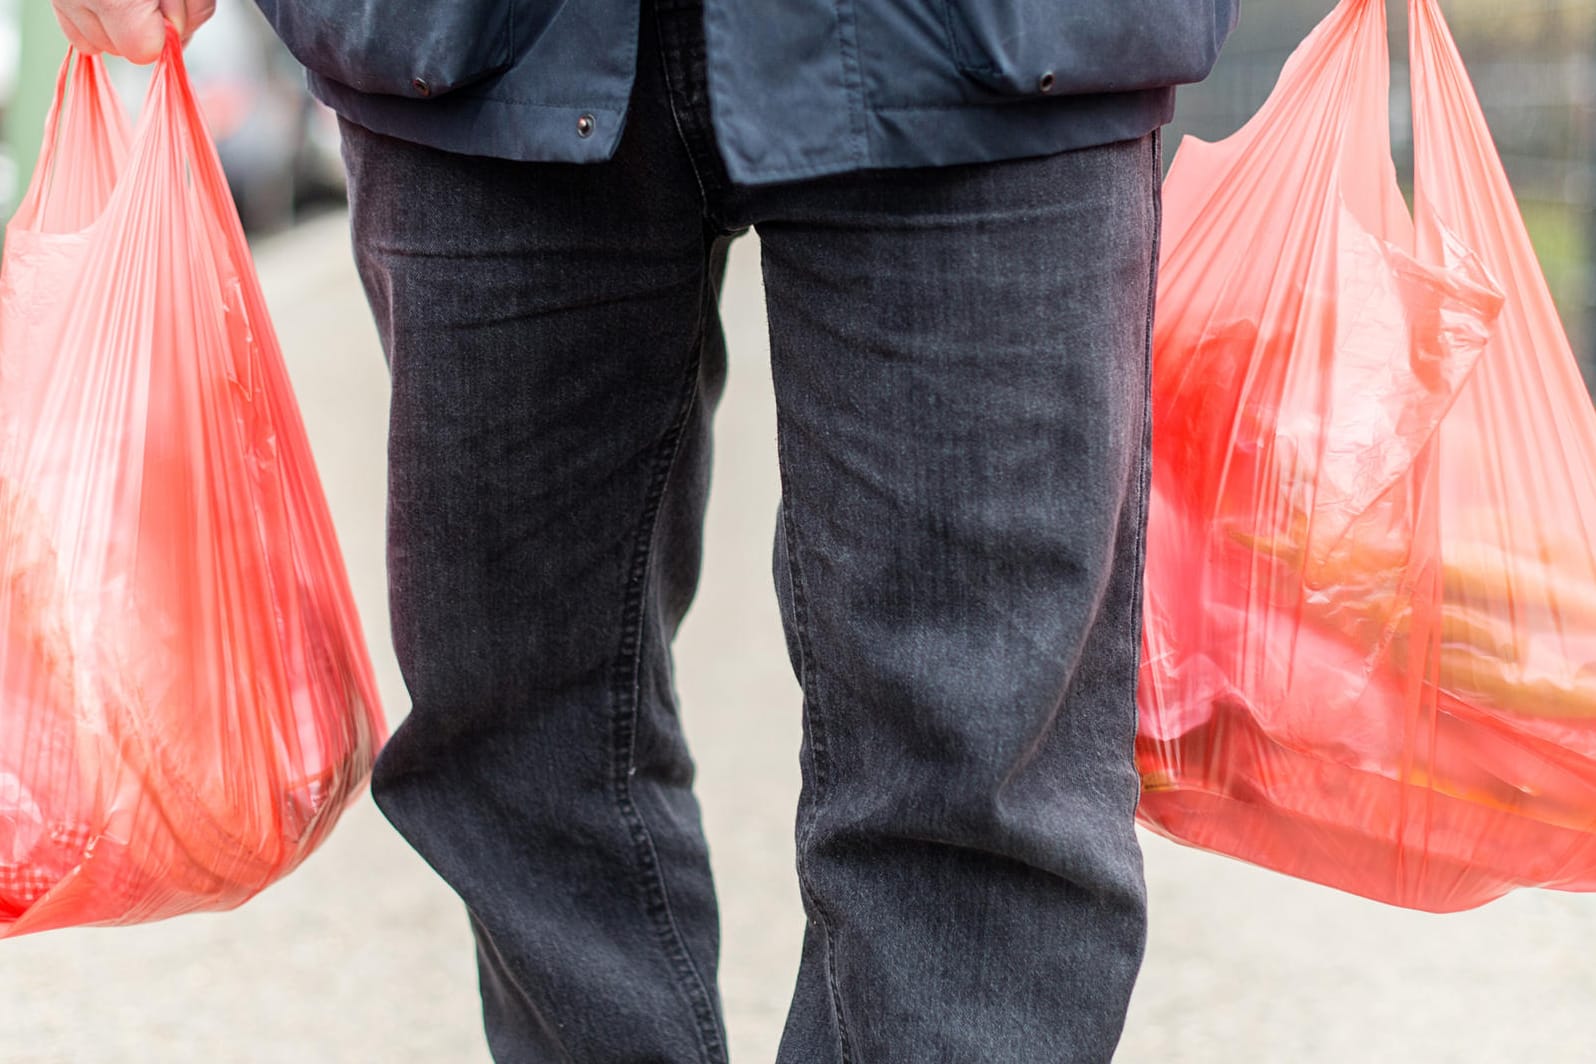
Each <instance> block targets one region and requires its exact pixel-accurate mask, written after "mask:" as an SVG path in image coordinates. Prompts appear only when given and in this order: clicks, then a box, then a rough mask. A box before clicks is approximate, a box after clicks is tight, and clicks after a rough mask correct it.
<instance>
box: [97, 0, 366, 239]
mask: <svg viewBox="0 0 1596 1064" xmlns="http://www.w3.org/2000/svg"><path fill="white" fill-rule="evenodd" d="M184 56H185V60H186V62H187V64H188V71H189V78H190V81H191V82H192V84H193V86H194V95H195V97H196V99H197V100H198V102H199V107H200V112H201V114H203V115H204V118H205V124H206V126H207V127H209V129H210V132H211V136H212V137H213V138H214V139H215V141H216V150H217V153H218V154H219V155H220V156H221V159H222V168H223V169H224V170H225V171H226V173H227V181H228V184H229V185H231V186H232V189H233V199H234V202H236V203H237V205H238V213H239V216H240V217H241V218H242V219H243V222H244V227H245V228H246V229H248V230H250V231H252V232H266V231H270V230H273V229H280V228H282V227H283V226H286V225H288V224H289V223H291V222H292V221H293V220H294V216H295V214H296V213H297V212H298V210H299V209H300V208H301V207H304V206H306V205H308V204H312V203H315V202H318V201H327V200H332V199H341V198H342V197H343V195H344V169H343V160H342V158H341V156H340V155H339V151H338V122H337V119H336V118H335V117H334V116H333V113H332V112H331V111H329V110H328V109H327V108H326V107H324V106H323V105H322V104H321V103H319V102H317V101H316V99H315V98H313V97H312V96H311V95H310V90H309V89H308V88H306V86H305V72H304V69H303V68H302V67H300V65H299V63H298V62H297V61H296V60H295V59H294V57H293V56H292V55H290V54H289V52H288V49H287V48H285V47H283V44H282V42H281V41H279V40H278V39H277V37H276V35H275V34H274V33H272V30H271V26H270V24H268V23H267V21H266V18H265V16H264V15H262V14H261V13H260V11H259V9H258V8H256V7H255V5H254V4H253V3H252V2H250V0H218V3H217V5H216V14H215V15H214V16H213V17H212V18H211V20H210V21H209V22H207V23H205V25H203V26H201V27H200V28H199V30H198V31H196V32H195V34H194V37H193V39H192V40H191V41H190V42H189V45H188V48H187V50H186V51H185V53H184ZM149 74H150V71H149V68H147V67H146V68H139V67H135V66H133V65H131V64H128V63H121V62H118V63H116V64H115V66H114V69H113V78H115V80H116V84H117V86H118V88H119V89H120V90H121V92H122V96H123V98H124V100H126V101H127V102H128V104H129V107H130V109H132V110H135V111H136V110H137V108H138V107H139V106H140V105H141V103H142V101H143V98H144V88H145V87H146V86H147V85H148V83H149Z"/></svg>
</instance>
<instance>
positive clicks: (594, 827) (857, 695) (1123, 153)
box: [344, 0, 1159, 1064]
mask: <svg viewBox="0 0 1596 1064" xmlns="http://www.w3.org/2000/svg"><path fill="white" fill-rule="evenodd" d="M645 7H646V8H647V10H646V11H645V14H644V18H645V22H646V25H645V33H644V38H643V39H644V42H645V48H644V51H643V54H642V55H641V56H640V59H639V63H640V67H639V78H638V85H637V89H636V92H635V95H634V100H633V106H632V111H631V114H630V117H629V119H628V124H627V129H626V132H625V136H624V139H623V141H622V143H621V146H620V149H619V153H618V155H617V156H616V158H615V159H614V160H613V161H612V162H609V163H607V164H603V165H595V166H580V167H579V166H569V165H554V164H525V163H511V162H504V161H498V160H492V159H482V158H468V157H464V156H457V155H451V154H447V153H444V152H439V151H435V150H430V149H427V148H422V147H418V146H415V145H412V144H408V143H404V142H401V141H397V140H392V139H388V138H385V137H381V136H378V135H376V134H373V133H371V132H368V131H366V130H363V129H360V128H358V127H354V126H347V125H346V127H345V130H344V135H345V150H346V155H347V159H348V163H349V168H350V178H351V183H352V202H353V225H354V239H355V246H356V251H357V256H358V260H359V265H360V270H361V275H362V277H363V278H364V281H365V285H366V288H367V292H368V294H369V296H370V300H371V305H372V308H373V310H374V311H375V314H376V319H377V324H378V327H379V330H380V332H381V335H382V340H383V343H384V346H385V350H386V353H387V356H388V359H389V362H390V366H391V369H392V374H393V414H392V431H391V439H390V459H391V464H390V470H389V484H390V502H389V506H390V511H389V538H390V543H389V568H390V579H391V587H392V610H393V632H394V639H395V644H396V646H397V649H398V653H399V660H400V663H401V665H402V666H403V670H404V675H405V680H406V682H407V684H408V686H409V690H410V693H411V696H412V699H413V703H414V708H413V710H412V712H411V714H410V716H409V718H408V719H407V720H406V721H405V722H404V723H403V725H402V726H401V727H400V728H399V729H398V730H397V732H396V734H395V735H394V737H393V739H392V741H391V743H390V744H389V745H388V747H387V749H386V751H385V752H384V753H383V755H382V758H381V760H380V762H379V764H378V766H377V770H376V774H375V778H374V780H373V784H372V786H373V792H374V794H375V796H376V800H377V802H378V804H379V805H380V806H381V807H382V809H383V811H384V812H385V813H386V814H387V815H388V817H389V818H390V819H391V820H392V821H393V823H394V824H395V826H396V827H397V828H398V829H399V830H400V831H401V832H402V833H403V834H404V835H405V837H406V838H407V839H409V841H410V842H411V843H412V844H413V845H414V846H415V848H416V849H417V850H418V851H420V853H421V854H422V855H423V856H424V857H425V858H426V859H427V860H428V861H429V862H430V863H431V864H432V866H433V867H434V868H435V869H437V871H438V872H439V874H441V875H442V876H443V877H444V878H445V879H446V880H447V881H448V882H449V883H450V884H451V885H452V886H453V887H454V889H455V890H456V891H458V893H459V894H460V896H461V897H462V898H463V899H464V901H465V903H466V905H467V907H468V908H469V911H470V915H471V920H472V925H473V927H474V929H475V932H476V937H477V948H478V954H479V959H480V971H481V980H482V997H483V1005H484V1010H485V1015H486V1024H487V1030H488V1036H489V1042H490V1045H491V1046H492V1050H493V1053H494V1056H495V1057H496V1058H497V1059H498V1060H499V1061H501V1062H517V1064H519V1062H534V1061H535V1062H543V1061H577V1062H581V1064H626V1062H659V1064H665V1062H669V1064H678V1062H681V1064H685V1062H690V1061H691V1062H710V1061H724V1060H725V1058H726V1040H725V1034H724V1029H723V1026H722V1021H721V1014H720V1006H719V997H718V992H717V989H716V953H717V947H718V926H717V915H716V907H715V896H714V890H713V887H712V884H711V881H710V871H709V865H708V862H707V857H706V847H705V842H704V837H703V834H702V832H701V830H700V824H699V811H698V807H697V804H696V802H695V800H694V797H693V793H692V780H693V764H692V761H691V760H690V758H689V755H688V751H687V749H686V747H685V745H684V742H683V738H682V731H681V728H680V724H679V720H678V716H677V713H678V707H677V705H676V699H675V696H674V691H673V684H672V674H671V667H672V666H671V640H672V637H673V635H674V633H675V632H676V629H677V625H678V624H679V623H680V621H681V619H682V616H683V614H684V613H685V611H686V610H687V608H688V604H689V602H690V601H691V600H692V597H693V591H694V585H695V583H696V580H697V576H698V571H699V559H700V547H701V523H702V520H703V514H704V503H705V495H706V491H707V488H708V484H709V472H710V435H711V434H710V428H711V420H712V415H713V412H714V409H715V405H716V402H717V399H718V397H719V395H720V393H721V385H722V380H723V377H724V374H725V368H726V358H725V350H724V347H723V343H722V338H721V332H720V328H719V323H718V319H717V292H718V288H719V285H720V281H721V276H722V271H723V268H724V265H725V261H726V249H727V245H728V243H729V241H730V240H731V239H732V238H733V237H734V236H735V234H737V233H738V232H740V231H742V230H744V229H745V228H747V227H749V226H753V227H756V228H757V229H758V231H759V234H760V247H761V252H762V255H763V260H764V261H763V265H764V275H765V284H766V292H767V299H768V303H769V317H770V332H771V337H770V338H771V351H772V358H773V360H774V376H775V385H776V393H777V396H776V397H777V402H778V408H779V440H780V454H781V477H782V507H781V513H780V519H779V523H778V526H777V530H776V548H775V577H776V590H777V593H778V595H779V596H780V599H781V604H782V614H783V619H784V621H785V624H786V631H787V636H788V643H789V647H790V650H791V655H792V661H793V666H794V668H795V669H796V671H797V674H798V678H799V680H800V681H801V683H802V686H803V692H804V725H805V728H804V735H805V739H804V744H803V749H802V751H801V758H802V767H803V782H804V786H803V793H802V798H801V800H800V805H799V810H798V824H797V860H798V869H799V874H800V882H801V884H802V889H803V898H804V904H805V908H806V910H807V912H808V916H809V923H808V928H807V932H806V938H805V943H804V951H803V962H802V967H801V971H800V974H799V977H798V985H797V990H796V993H795V995H794V999H793V1006H792V1011H791V1015H790V1018H789V1022H788V1025H787V1030H786V1034H785V1037H784V1040H783V1043H782V1049H781V1054H780V1060H781V1062H782V1064H842V1062H851V1064H940V1062H948V1064H1040V1062H1052V1061H1071V1062H1074V1061H1106V1060H1108V1059H1109V1057H1110V1056H1111V1054H1112V1052H1113V1049H1114V1045H1115V1043H1116V1041H1117V1040H1118V1037H1119V1034H1120V1031H1121V1028H1122V1026H1123V1023H1124V1017H1125V1009H1126V1004H1127V1000H1128V998H1129V996H1130V992H1131V986H1132V983H1133V982H1134V980H1135V976H1136V972H1137V969H1138V966H1139V964H1140V961H1141V957H1142V949H1143V941H1144V937H1145V895H1144V885H1143V878H1142V867H1141V855H1140V851H1139V848H1138V845H1137V840H1136V837H1135V833H1134V830H1133V814H1134V809H1135V805H1136V800H1137V776H1136V772H1135V768H1134V764H1133V755H1132V745H1133V739H1134V733H1135V726H1136V708H1135V683H1136V671H1137V651H1138V642H1139V622H1140V580H1141V576H1140V574H1141V565H1142V537H1143V528H1144V508H1145V497H1146V490H1147V472H1148V470H1147V463H1148V435H1147V434H1148V425H1147V408H1148V399H1147V389H1148V344H1149V318H1150V313H1151V302H1152V292H1153V267H1154V261H1155V245H1156V237H1157V226H1158V175H1159V165H1158V147H1157V138H1156V136H1154V137H1150V138H1148V139H1146V140H1142V141H1136V142H1127V143H1121V144H1114V145H1110V146H1107V147H1102V148H1094V149H1090V150H1085V151H1078V152H1072V153H1068V154H1063V155H1058V156H1053V157H1048V158H1037V159H1026V160H1020V161H1013V162H1004V163H998V164H991V165H982V166H967V167H957V168H946V169H936V170H904V171H875V172H864V173H858V174H853V175H848V176H844V177H834V178H827V179H822V180H816V181H811V182H802V183H797V184H790V185H781V186H771V187H760V188H748V187H738V186H732V185H730V184H729V183H728V181H727V180H726V178H725V176H724V172H723V170H722V167H721V164H720V162H719V159H718V157H717V156H716V153H715V149H714V146H713V140H712V136H711V133H710V127H709V116H708V104H707V98H706V89H705V84H704V64H703V39H702V33H701V28H700V27H701V14H700V12H699V10H698V8H697V7H696V5H695V4H694V3H693V2H691V0H688V2H682V0H674V2H673V3H670V4H666V3H664V2H663V0H661V2H660V3H659V4H658V5H657V6H656V5H655V4H647V5H645ZM574 135H576V133H575V131H574V130H573V136H574ZM397 1019H398V1021H399V1022H402V1020H403V1018H402V1017H399V1018H397Z"/></svg>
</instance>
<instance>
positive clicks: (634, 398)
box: [345, 70, 726, 1064]
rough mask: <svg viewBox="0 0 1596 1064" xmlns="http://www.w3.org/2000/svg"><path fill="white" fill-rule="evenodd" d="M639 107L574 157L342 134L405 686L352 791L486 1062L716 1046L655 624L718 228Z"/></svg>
mask: <svg viewBox="0 0 1596 1064" xmlns="http://www.w3.org/2000/svg"><path fill="white" fill-rule="evenodd" d="M656 77H657V75H656ZM647 84H649V79H648V77H647V76H646V70H645V73H644V74H641V75H640V85H644V86H646V85H647ZM645 95H646V94H640V97H643V96H645ZM661 95H662V94H661ZM662 107H663V104H661V103H659V102H658V101H655V100H653V99H652V98H639V99H638V100H637V101H636V102H635V103H634V109H633V113H632V115H631V117H630V119H629V127H628V133H627V137H626V139H625V140H624V141H623V144H622V147H621V149H620V152H619V153H618V155H617V158H616V160H615V161H613V162H611V163H608V164H604V165H601V166H593V167H571V166H558V165H529V164H516V163H508V162H502V161H496V160H488V159H478V158H466V157H462V156H455V155H450V154H448V153H444V152H437V151H433V150H430V149H427V148H422V147H419V146H416V145H411V144H406V143H404V142H401V141H397V140H392V139H390V138H386V137H381V136H378V135H376V134H373V133H370V132H368V131H365V130H362V129H359V128H358V127H354V126H346V127H345V152H346V157H347V159H348V161H349V167H350V177H351V187H352V218H353V226H354V238H355V244H356V256H357V260H358V263H359V266H360V271H361V275H362V278H363V280H364V283H365V285H366V290H367V293H368V296H369V297H370V301H371V304H372V308H373V310H374V312H375V315H376V318H377V323H378V327H379V331H380V333H381V336H382V340H383V345H384V350H385V352H386V354H387V357H388V359H389V363H390V368H391V370H392V377H393V399H392V415H391V428H390V442H389V458H390V466H389V489H390V490H389V531H388V538H389V559H388V561H389V578H390V590H391V611H392V623H393V633H394V642H395V647H396V649H397V651H398V655H399V660H400V664H401V666H402V669H403V672H404V677H405V682H406V684H407V686H408V688H409V691H410V694H411V698H412V702H413V708H412V710H411V713H410V715H409V717H408V718H407V719H406V720H405V721H404V723H403V724H402V725H401V726H400V727H399V728H398V729H397V731H396V732H395V734H394V736H393V738H392V740H391V741H390V743H389V744H388V746H387V748H386V749H385V750H384V752H383V754H382V756H381V758H380V760H379V762H378V764H377V767H376V771H375V774H374V776H373V780H372V791H373V794H374V796H375V798H376V800H377V803H378V805H379V806H380V807H381V808H382V810H383V812H384V813H385V814H386V815H387V816H388V818H389V819H390V820H391V821H392V822H393V824H394V825H395V826H396V827H397V828H398V830H399V831H400V832H401V833H402V834H403V835H404V836H405V837H406V838H407V839H408V840H409V842H410V843H411V844H412V845H413V846H414V847H415V848H416V849H417V850H418V851H419V852H420V853H421V855H422V856H423V857H425V858H426V860H427V861H428V862H430V863H431V865H432V866H433V867H434V868H435V869H436V870H437V871H438V873H439V874H440V875H441V876H442V877H443V878H444V879H445V880H446V881H447V882H448V883H449V884H450V885H451V886H452V887H453V888H454V889H455V890H456V891H457V892H458V893H459V895H460V896H461V898H462V899H463V900H464V902H465V904H466V907H467V909H468V911H469V915H470V920H471V926H472V928H473V930H474V932H475V935H476V939H477V945H478V958H479V968H480V973H481V983H482V996H483V1007H484V1017H485V1023H486V1027H487V1033H488V1041H489V1045H490V1047H491V1049H492V1052H493V1055H494V1057H495V1059H496V1060H498V1061H500V1062H501V1064H504V1062H513V1064H521V1062H543V1061H572V1062H579V1064H623V1062H639V1064H641V1062H649V1064H682V1062H721V1061H724V1060H725V1039H724V1034H723V1031H722V1026H721V1020H720V1008H719V1000H718V994H717V991H716V984H715V975H716V954H717V949H718V926H717V914H716V908H715V900H714V892H713V887H712V884H711V880H710V872H709V865H708V860H707V853H706V847H705V843H704V839H703V835H702V831H701V827H700V821H699V811H698V806H697V803H696V801H695V799H694V797H693V794H692V789H691V785H692V778H693V764H692V761H691V759H690V757H689V756H688V751H687V748H686V745H685V742H684V740H683V736H682V732H681V728H680V726H679V722H678V719H677V713H676V704H675V695H674V690H673V684H672V677H671V656H670V644H671V640H672V638H673V636H674V635H675V631H676V627H677V625H678V623H679V622H680V620H681V618H682V615H683V613H684V612H685V611H686V609H687V606H688V603H689V602H690V600H691V598H692V595H693V591H694V587H695V585H696V583H697V578H698V567H699V555H700V549H701V526H702V520H703V508H704V503H705V497H706V493H707V486H708V476H709V460H710V422H711V418H712V414H713V410H714V406H715V403H716V401H717V399H718V397H719V395H720V391H721V386H722V379H723V375H724V372H725V351H724V346H723V342H722V338H721V332H720V323H719V318H718V313H717V294H718V288H719V284H720V277H721V273H722V271H723V270H724V265H725V245H726V241H725V239H724V238H723V237H720V236H717V235H716V234H714V233H712V232H710V231H709V230H708V229H707V228H706V227H705V225H704V223H703V221H702V209H701V207H702V204H701V199H700V194H699V191H698V188H697V185H696V181H695V180H694V178H693V175H692V172H691V169H690V167H689V166H688V164H687V162H686V160H685V158H684V157H683V156H682V154H681V152H680V148H679V143H678V142H677V141H676V140H675V139H674V138H675V133H674V129H673V126H672V125H671V123H670V119H669V114H668V111H662V110H661V108H662Z"/></svg>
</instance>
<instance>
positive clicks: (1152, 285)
mask: <svg viewBox="0 0 1596 1064" xmlns="http://www.w3.org/2000/svg"><path fill="white" fill-rule="evenodd" d="M1162 147H1163V137H1162V131H1160V130H1156V129H1155V130H1153V132H1152V136H1151V138H1150V146H1149V151H1150V152H1151V154H1152V167H1151V169H1152V177H1151V180H1150V182H1149V183H1150V185H1151V191H1152V201H1153V202H1152V206H1153V226H1152V228H1153V232H1152V238H1153V239H1152V255H1151V259H1152V264H1151V266H1149V268H1148V282H1147V333H1146V341H1145V343H1144V345H1143V349H1142V350H1143V354H1142V361H1143V366H1144V370H1145V378H1144V382H1143V385H1142V438H1141V443H1140V445H1139V447H1138V450H1139V452H1140V453H1139V454H1138V461H1137V479H1136V495H1137V533H1136V579H1135V597H1134V599H1133V600H1132V601H1133V602H1134V603H1135V606H1136V612H1135V613H1134V614H1132V617H1131V623H1132V625H1133V626H1134V628H1135V631H1136V652H1137V658H1136V662H1137V664H1136V671H1135V673H1134V674H1133V677H1134V682H1136V683H1139V682H1140V677H1141V649H1142V642H1143V639H1144V638H1145V637H1144V634H1143V631H1142V628H1143V624H1144V623H1145V622H1144V616H1145V613H1146V605H1145V602H1144V596H1145V594H1146V570H1147V514H1148V509H1149V505H1150V500H1149V498H1148V496H1149V495H1150V494H1151V491H1152V465H1153V455H1152V450H1153V447H1152V439H1153V395H1152V392H1153V325H1154V318H1155V316H1156V314H1157V310H1158V256H1159V249H1160V247H1161V245H1162V241H1163V217H1164V207H1163V173H1162V171H1163V150H1162ZM1140 730H1141V713H1140V709H1139V708H1138V710H1137V714H1136V718H1135V721H1134V724H1133V730H1132V754H1131V756H1132V766H1133V768H1134V767H1135V757H1136V755H1135V739H1136V737H1138V736H1139V733H1140ZM1135 775H1136V804H1137V806H1138V807H1139V806H1140V805H1141V791H1142V774H1141V772H1140V770H1139V769H1137V771H1136V773H1135Z"/></svg>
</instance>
